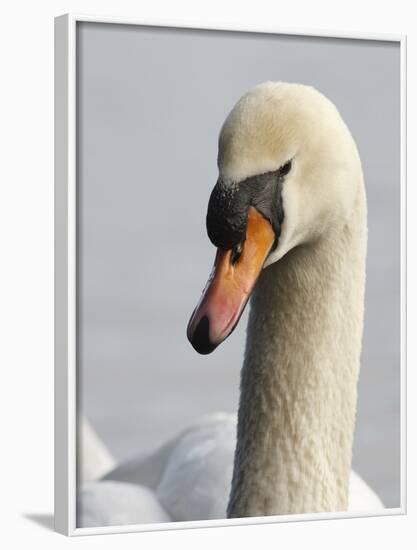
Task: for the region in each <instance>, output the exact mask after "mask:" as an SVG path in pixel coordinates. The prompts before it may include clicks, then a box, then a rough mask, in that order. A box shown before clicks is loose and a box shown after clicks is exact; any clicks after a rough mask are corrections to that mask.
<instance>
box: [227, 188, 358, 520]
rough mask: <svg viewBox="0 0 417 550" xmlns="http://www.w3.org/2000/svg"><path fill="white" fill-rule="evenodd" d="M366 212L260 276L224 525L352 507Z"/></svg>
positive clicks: (253, 298) (249, 324) (297, 251)
mask: <svg viewBox="0 0 417 550" xmlns="http://www.w3.org/2000/svg"><path fill="white" fill-rule="evenodd" d="M365 255H366V205H365V198H364V195H363V194H361V195H360V198H359V199H358V201H357V210H356V211H355V218H354V221H352V224H347V225H343V226H340V227H338V228H333V230H332V231H331V232H330V233H329V234H328V235H327V236H324V237H321V238H320V239H319V240H317V241H316V242H315V243H313V244H309V245H305V246H301V247H298V248H296V249H294V250H292V251H290V252H289V253H288V254H287V255H286V256H285V257H284V258H282V259H281V260H280V261H279V262H277V263H275V264H273V265H271V266H270V267H268V268H266V269H265V270H264V271H263V273H262V275H261V277H260V279H259V280H258V283H257V286H256V289H255V292H254V295H253V297H252V301H251V311H250V315H249V323H248V329H247V343H246V351H245V359H244V364H243V368H242V373H241V396H240V405H239V414H238V437H237V447H236V453H235V463H234V473H233V482H232V489H231V495H230V501H229V506H228V517H244V516H265V515H279V514H291V513H308V512H330V511H332V512H334V511H339V510H346V509H347V506H348V480H349V472H350V468H351V455H352V441H353V430H354V422H355V413H356V401H357V390H356V387H357V379H358V372H359V362H360V350H361V339H362V324H363V302H364V284H365Z"/></svg>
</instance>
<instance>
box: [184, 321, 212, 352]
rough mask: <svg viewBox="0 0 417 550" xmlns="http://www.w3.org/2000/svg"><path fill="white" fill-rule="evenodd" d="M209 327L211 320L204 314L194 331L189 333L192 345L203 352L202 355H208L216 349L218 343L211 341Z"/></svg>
mask: <svg viewBox="0 0 417 550" xmlns="http://www.w3.org/2000/svg"><path fill="white" fill-rule="evenodd" d="M209 328H210V321H209V319H208V317H207V315H204V316H203V317H202V318H201V319H200V321H199V323H198V325H197V326H196V327H195V329H194V332H193V333H192V334H190V335H189V340H190V342H191V345H192V346H193V348H194V349H195V350H196V351H197V352H198V353H201V355H208V354H209V353H211V352H212V351H214V350H215V349H216V348H217V345H218V344H213V343H212V342H211V341H210V335H209Z"/></svg>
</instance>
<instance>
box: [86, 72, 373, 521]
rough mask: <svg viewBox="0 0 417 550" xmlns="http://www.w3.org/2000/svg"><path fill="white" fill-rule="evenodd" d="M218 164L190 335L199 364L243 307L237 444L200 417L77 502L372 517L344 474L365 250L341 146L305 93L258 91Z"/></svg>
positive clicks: (177, 513)
mask: <svg viewBox="0 0 417 550" xmlns="http://www.w3.org/2000/svg"><path fill="white" fill-rule="evenodd" d="M218 166H219V179H218V181H217V183H216V185H215V187H214V189H213V192H212V194H211V197H210V200H209V206H208V212H207V231H208V235H209V238H210V240H211V241H212V242H213V244H214V245H215V246H217V247H218V250H217V254H216V259H215V264H214V267H213V271H212V274H211V275H210V278H209V281H208V283H207V285H206V288H205V290H204V291H203V295H202V297H201V299H200V301H199V303H198V304H197V307H196V309H195V310H194V312H193V315H192V317H191V319H190V322H189V325H188V329H187V335H188V338H189V340H190V342H191V344H192V345H193V347H194V348H195V349H196V350H197V351H198V352H199V353H204V354H206V353H211V352H212V351H213V350H214V349H215V348H216V347H217V346H218V345H219V344H220V343H221V342H222V341H223V340H224V339H225V338H227V337H228V336H229V335H230V334H231V333H232V331H233V329H234V327H235V326H236V324H237V322H238V320H239V318H240V316H241V314H242V311H243V309H244V307H245V305H246V303H247V301H248V299H249V297H250V296H252V298H251V310H250V315H249V322H248V329H247V342H246V350H245V358H244V364H243V367H242V373H241V394H240V404H239V412H238V423H237V440H236V439H235V437H236V434H235V422H236V420H235V418H234V416H233V415H223V416H222V415H220V416H218V415H217V416H214V417H210V418H208V419H206V420H204V421H203V422H202V423H200V424H198V425H197V426H194V427H192V428H190V429H189V430H187V431H185V432H184V433H183V434H180V436H178V437H177V438H175V439H174V440H172V441H171V442H169V443H167V444H166V445H165V446H163V447H162V448H161V449H160V450H159V452H157V453H155V454H154V455H151V456H149V457H147V458H146V457H145V458H142V459H140V460H133V461H130V462H127V463H125V464H122V465H120V466H119V467H117V468H116V469H115V470H114V471H112V472H111V473H110V474H108V475H107V476H106V478H105V480H104V481H101V482H97V483H96V484H93V485H92V486H90V491H92V493H94V491H95V490H96V489H97V487H96V488H95V485H100V484H106V483H107V484H108V483H119V484H120V486H123V487H124V486H126V487H128V486H129V484H135V485H136V486H137V487H141V486H146V487H148V488H149V489H150V490H152V491H153V495H154V497H155V498H156V499H157V502H159V503H160V504H161V506H162V507H163V510H164V512H165V511H166V512H167V513H168V514H169V516H170V517H171V518H172V519H173V520H180V519H182V520H186V519H205V518H206V519H209V518H214V517H225V516H226V505H227V502H228V505H227V517H246V516H266V515H280V514H292V513H308V512H336V511H342V510H347V509H348V508H349V510H361V511H363V510H368V511H375V510H377V509H378V508H381V507H382V504H381V502H380V500H379V499H378V497H377V496H376V495H375V494H374V493H373V492H372V491H371V489H369V488H368V487H367V486H366V484H365V483H364V482H363V480H361V479H360V478H359V476H357V475H356V474H354V473H353V472H352V473H351V455H352V441H353V431H354V421H355V411H356V401H357V379H358V373H359V359H360V351H361V339H362V325H363V305H364V284H365V257H366V239H367V224H366V197H365V190H364V184H363V176H362V169H361V163H360V159H359V155H358V152H357V148H356V145H355V143H354V141H353V138H352V136H351V134H350V132H349V130H348V129H347V127H346V125H345V123H344V122H343V120H342V118H341V117H340V115H339V113H338V111H337V109H336V108H335V106H334V105H333V104H332V103H331V102H330V101H329V100H328V99H327V98H325V97H324V96H323V95H322V94H321V93H319V92H318V91H316V90H315V89H313V88H311V87H308V86H304V85H299V84H287V83H273V82H267V83H264V84H261V85H259V86H257V87H255V88H254V89H253V90H251V91H249V92H248V93H247V94H246V95H244V96H243V97H242V98H241V99H240V100H239V102H238V103H237V104H236V106H235V107H234V108H233V110H232V111H231V113H230V114H229V116H228V117H227V119H226V121H225V123H224V125H223V127H222V130H221V133H220V138H219V155H218ZM265 268H267V269H265ZM232 471H233V473H232ZM109 480H112V481H109ZM126 487H125V488H126ZM230 487H231V490H230ZM349 487H350V488H349ZM109 490H110V489H109ZM114 490H115V491H116V492H117V490H118V488H117V487H114ZM349 491H350V493H349ZM82 495H83V493H82V492H81V499H82ZM229 495H230V496H229ZM110 516H111V514H110V515H109V516H108V518H107V519H108V521H109V522H110V521H111V517H110ZM81 521H83V520H82V518H81ZM140 522H143V521H142V519H141V518H140V514H139V513H138V514H137V515H136V520H135V523H140Z"/></svg>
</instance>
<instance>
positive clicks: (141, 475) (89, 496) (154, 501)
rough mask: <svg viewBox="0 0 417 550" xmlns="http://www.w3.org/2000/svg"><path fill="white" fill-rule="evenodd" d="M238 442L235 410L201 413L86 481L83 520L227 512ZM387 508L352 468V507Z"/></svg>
mask: <svg viewBox="0 0 417 550" xmlns="http://www.w3.org/2000/svg"><path fill="white" fill-rule="evenodd" d="M89 434H91V431H90V430H89ZM235 445H236V415H235V414H231V413H230V414H228V413H217V414H211V415H208V416H206V417H203V418H201V419H199V420H198V421H197V422H196V423H195V424H193V425H192V426H190V427H189V428H188V429H186V430H184V431H183V432H181V433H180V434H179V435H178V436H177V437H175V438H174V439H172V440H170V441H169V442H167V443H166V444H165V445H163V446H162V447H160V448H159V449H158V450H157V451H155V452H154V453H150V454H149V455H147V456H144V457H139V458H133V459H132V460H128V461H125V462H122V463H121V464H120V465H119V466H116V468H114V470H112V471H111V472H109V473H108V474H107V475H106V476H105V477H104V479H103V480H100V481H95V482H94V481H90V482H88V483H87V484H85V485H84V486H83V487H82V488H81V490H80V491H79V497H78V525H79V526H80V527H96V526H107V525H129V524H130V525H132V524H141V523H142V524H144V523H165V522H169V521H193V520H195V521H196V520H205V519H223V518H225V517H226V507H227V502H228V498H229V493H230V485H231V479H232V472H233V456H234V450H235ZM88 446H89V448H90V449H91V448H92V444H89V445H88ZM100 446H101V447H102V444H101V445H100ZM100 452H101V451H100V450H99V449H97V454H99V453H100ZM107 455H108V451H106V456H107ZM96 456H97V455H96ZM382 508H383V505H382V503H381V501H380V499H379V498H378V496H377V495H376V494H375V493H374V492H373V491H372V489H370V488H369V486H368V485H367V484H366V483H365V482H364V480H363V479H362V478H361V477H360V476H359V475H358V474H356V473H355V472H353V471H352V472H351V476H350V486H349V511H351V512H368V513H372V512H377V511H378V510H380V509H382Z"/></svg>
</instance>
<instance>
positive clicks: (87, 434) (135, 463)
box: [55, 15, 405, 535]
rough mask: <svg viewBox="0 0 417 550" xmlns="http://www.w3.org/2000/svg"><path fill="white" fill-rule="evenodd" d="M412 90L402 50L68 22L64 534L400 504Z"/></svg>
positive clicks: (63, 54)
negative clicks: (406, 162) (407, 169)
mask: <svg viewBox="0 0 417 550" xmlns="http://www.w3.org/2000/svg"><path fill="white" fill-rule="evenodd" d="M404 82H405V38H404V37H398V36H356V35H354V34H352V35H336V34H332V33H321V34H318V33H312V32H305V31H300V30H296V31H294V30H293V31H288V30H284V29H276V30H271V29H267V30H265V29H256V30H254V29H242V28H235V29H231V28H228V29H225V28H216V29H211V28H201V26H200V27H199V28H191V27H186V26H178V25H172V24H169V23H166V24H161V23H160V22H142V21H135V20H122V19H117V18H102V17H90V16H76V15H65V16H61V17H58V18H57V19H56V21H55V110H56V112H55V121H56V123H55V124H56V126H55V161H56V162H55V236H56V238H55V243H56V245H55V273H56V276H55V303H56V308H55V416H56V422H55V426H56V429H55V507H56V509H55V521H56V529H57V530H58V531H59V532H62V533H65V534H68V535H80V534H91V533H115V532H126V531H140V530H159V529H175V528H187V527H201V526H215V525H229V524H230V525H236V524H246V523H267V522H280V521H295V520H297V521H301V520H311V519H323V518H348V517H353V516H356V517H358V516H372V515H389V514H399V513H404V512H405V455H404V449H405V441H404V411H405V401H404V400H405V391H404V390H405V353H404V345H405V330H404V323H405V274H404V273H405V272H404V265H405V252H404V251H405V248H404V244H405V171H404V158H405V141H404V140H405V123H404V121H405V84H404ZM206 281H207V283H206ZM202 289H203V290H202Z"/></svg>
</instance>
